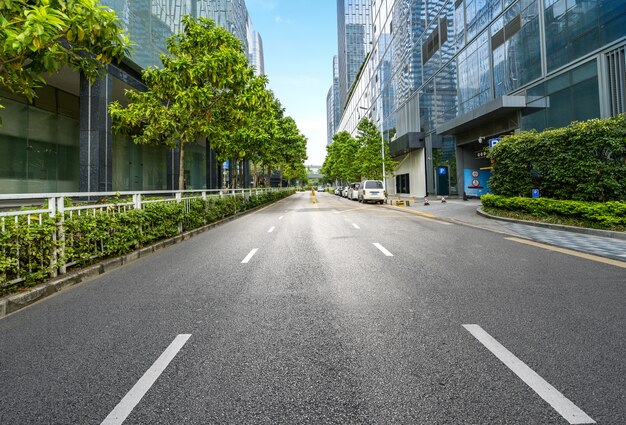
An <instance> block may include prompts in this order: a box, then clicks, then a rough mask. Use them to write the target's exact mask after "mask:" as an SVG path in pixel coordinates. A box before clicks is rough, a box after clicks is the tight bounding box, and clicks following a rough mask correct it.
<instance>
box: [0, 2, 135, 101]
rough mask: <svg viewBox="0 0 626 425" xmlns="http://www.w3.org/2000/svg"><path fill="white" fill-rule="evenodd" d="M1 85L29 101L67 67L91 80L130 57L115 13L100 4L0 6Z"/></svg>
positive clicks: (10, 3) (54, 3) (41, 3)
mask: <svg viewBox="0 0 626 425" xmlns="http://www.w3.org/2000/svg"><path fill="white" fill-rule="evenodd" d="M0 27H1V28H2V30H1V31H0V84H2V85H4V86H6V87H7V88H8V89H9V90H11V91H12V92H14V93H17V94H20V95H23V96H25V97H26V98H27V99H28V100H29V101H32V100H33V99H34V98H35V96H36V93H35V90H36V89H37V88H38V87H42V86H44V85H45V84H46V80H45V78H44V76H43V74H45V73H54V72H57V71H58V70H59V68H60V67H61V66H64V65H67V66H69V67H71V68H72V69H74V70H75V71H77V72H82V73H83V74H84V75H85V76H86V77H87V78H88V79H89V80H90V81H94V80H95V79H96V78H98V77H99V76H100V73H101V71H102V70H103V69H104V65H105V64H108V63H110V62H111V61H113V60H117V61H121V60H122V59H123V58H124V56H125V55H128V54H129V51H130V44H131V43H130V41H129V39H128V36H127V35H125V34H124V31H123V29H122V26H121V24H120V22H119V20H118V19H117V18H116V16H115V12H114V11H113V10H112V9H110V8H108V7H106V6H101V5H100V4H99V3H98V0H66V1H63V0H13V1H0Z"/></svg>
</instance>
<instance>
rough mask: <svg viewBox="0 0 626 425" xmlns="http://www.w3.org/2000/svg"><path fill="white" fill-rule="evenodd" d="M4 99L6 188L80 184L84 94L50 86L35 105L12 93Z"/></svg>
mask: <svg viewBox="0 0 626 425" xmlns="http://www.w3.org/2000/svg"><path fill="white" fill-rule="evenodd" d="M2 95H3V96H2V99H1V100H0V102H1V103H2V105H3V106H4V107H5V109H3V110H2V126H1V127H0V186H1V189H0V193H29V192H30V193H35V192H36V193H47V192H74V191H77V190H78V185H79V169H78V167H77V166H69V165H70V164H78V162H79V143H78V139H79V131H80V126H79V119H78V97H77V96H73V95H71V94H69V93H67V92H64V91H61V90H58V89H54V88H52V87H45V88H43V89H41V90H39V91H38V95H39V97H38V98H37V99H36V100H35V102H34V104H33V105H28V103H27V102H26V99H20V98H19V97H16V96H14V95H11V94H9V93H2Z"/></svg>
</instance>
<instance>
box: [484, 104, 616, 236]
mask: <svg viewBox="0 0 626 425" xmlns="http://www.w3.org/2000/svg"><path fill="white" fill-rule="evenodd" d="M489 157H490V159H491V162H492V177H491V179H490V180H489V186H490V188H491V190H492V191H493V193H494V194H493V195H484V196H482V197H481V200H482V205H483V209H484V211H485V212H487V213H488V214H491V215H496V216H500V217H507V218H515V219H521V220H531V221H540V222H545V223H551V224H564V225H569V226H577V227H587V228H594V229H604V230H613V231H619V232H623V231H626V115H624V114H622V115H618V116H615V117H612V118H607V119H593V120H589V121H585V122H574V123H572V124H570V125H569V126H567V127H564V128H558V129H551V130H545V131H542V132H535V131H529V132H522V133H520V134H514V135H510V136H506V137H504V138H503V139H502V141H501V142H500V143H498V144H497V145H496V146H494V147H493V148H492V149H491V151H490V152H489ZM532 192H534V193H535V196H541V197H535V198H530V196H531V193H532Z"/></svg>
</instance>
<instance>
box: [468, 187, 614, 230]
mask: <svg viewBox="0 0 626 425" xmlns="http://www.w3.org/2000/svg"><path fill="white" fill-rule="evenodd" d="M480 199H481V201H482V205H483V207H485V208H493V209H496V210H502V211H512V212H520V213H525V214H530V215H533V216H536V217H549V216H557V217H562V218H566V219H575V220H579V221H582V222H585V223H589V224H590V225H592V226H593V227H598V228H605V229H607V228H616V227H626V202H584V201H563V200H558V199H549V198H538V199H532V198H522V197H513V198H511V197H505V196H498V195H483V196H482V197H481V198H480Z"/></svg>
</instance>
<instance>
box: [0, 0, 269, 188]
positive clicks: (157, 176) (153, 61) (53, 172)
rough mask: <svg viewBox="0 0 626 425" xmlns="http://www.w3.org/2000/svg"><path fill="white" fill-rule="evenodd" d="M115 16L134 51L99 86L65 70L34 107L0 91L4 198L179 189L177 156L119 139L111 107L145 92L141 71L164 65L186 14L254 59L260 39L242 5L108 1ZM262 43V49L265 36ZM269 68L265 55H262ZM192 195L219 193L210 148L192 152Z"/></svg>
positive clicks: (212, 0) (188, 163)
mask: <svg viewBox="0 0 626 425" xmlns="http://www.w3.org/2000/svg"><path fill="white" fill-rule="evenodd" d="M101 2H102V4H103V5H106V6H109V7H111V8H112V9H114V10H115V12H116V14H117V16H118V17H119V19H120V21H121V22H122V24H123V26H124V27H125V29H126V31H127V32H128V33H129V35H130V38H131V40H132V41H133V42H134V43H135V45H136V48H135V50H134V51H133V52H132V54H131V56H130V57H129V58H127V59H126V60H125V61H124V62H123V63H122V64H120V65H110V66H109V67H108V73H107V74H106V75H105V76H104V77H103V78H102V79H101V80H99V81H96V82H95V83H94V84H93V85H90V84H89V83H88V81H87V80H86V79H84V78H83V77H82V76H80V75H78V74H76V73H74V72H72V71H70V70H68V69H62V70H61V71H60V72H59V73H58V74H56V75H52V76H50V77H49V78H47V79H48V85H47V86H46V87H43V88H42V89H40V90H38V97H37V98H36V99H35V101H34V102H33V104H28V102H27V101H26V99H24V98H22V97H20V96H16V95H14V94H12V93H10V92H8V91H7V90H5V89H2V88H1V87H0V96H2V104H3V105H4V106H5V107H6V109H3V110H2V112H0V114H2V118H3V122H4V125H3V126H2V127H0V192H2V193H28V192H38V193H44V192H76V191H79V190H80V191H101V192H102V191H123V190H157V189H168V188H174V187H176V184H177V183H176V182H177V176H178V170H177V168H178V166H177V163H178V160H177V151H176V150H170V149H166V148H164V147H152V146H144V145H141V146H140V145H135V144H134V143H132V142H131V141H130V139H129V137H128V136H125V135H117V134H113V133H112V131H111V124H110V120H109V117H108V113H107V105H108V104H109V103H110V102H111V101H113V100H120V101H121V102H125V97H124V90H126V89H135V90H143V89H145V86H144V85H143V83H142V82H141V74H140V72H141V69H142V68H146V67H148V66H160V65H161V61H160V58H159V55H160V54H161V53H166V47H165V40H166V38H167V37H169V36H170V35H172V34H175V33H177V32H180V31H181V30H182V27H181V18H182V16H183V15H185V14H190V15H192V16H195V17H209V18H212V19H214V20H215V21H216V23H217V25H221V26H224V27H226V28H227V29H228V30H229V31H230V32H231V33H232V34H234V35H235V36H236V37H237V38H239V39H240V40H241V42H242V45H243V46H244V48H245V50H246V53H247V54H248V57H253V55H252V52H251V51H250V48H249V37H248V35H249V34H250V33H254V32H253V31H252V28H251V22H250V19H249V16H248V11H247V8H246V5H245V2H244V1H243V0H102V1H101ZM256 40H258V41H259V43H257V45H258V46H260V36H258V35H257V37H256ZM255 57H256V58H257V59H256V60H257V69H260V70H262V69H263V64H262V62H263V58H262V49H260V50H259V49H257V50H256V56H255ZM186 152H187V153H186V155H185V179H186V181H187V186H188V187H189V188H206V187H208V186H209V187H217V185H218V184H219V178H220V176H219V172H218V171H217V168H220V171H221V167H220V166H219V164H216V163H215V157H214V155H213V153H212V152H211V150H210V149H209V145H208V144H207V143H205V142H202V143H200V144H197V145H192V146H189V147H187V148H186Z"/></svg>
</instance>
